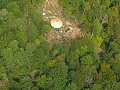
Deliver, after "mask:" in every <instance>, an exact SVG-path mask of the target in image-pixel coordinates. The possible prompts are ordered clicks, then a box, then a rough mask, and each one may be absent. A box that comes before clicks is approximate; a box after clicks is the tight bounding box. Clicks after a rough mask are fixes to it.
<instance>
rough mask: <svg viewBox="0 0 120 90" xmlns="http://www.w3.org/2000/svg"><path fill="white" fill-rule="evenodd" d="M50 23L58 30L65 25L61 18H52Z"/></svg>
mask: <svg viewBox="0 0 120 90" xmlns="http://www.w3.org/2000/svg"><path fill="white" fill-rule="evenodd" d="M50 24H51V26H52V27H53V28H54V29H56V30H59V29H60V28H61V27H62V26H63V22H62V21H61V20H60V19H59V18H54V19H52V20H51V21H50Z"/></svg>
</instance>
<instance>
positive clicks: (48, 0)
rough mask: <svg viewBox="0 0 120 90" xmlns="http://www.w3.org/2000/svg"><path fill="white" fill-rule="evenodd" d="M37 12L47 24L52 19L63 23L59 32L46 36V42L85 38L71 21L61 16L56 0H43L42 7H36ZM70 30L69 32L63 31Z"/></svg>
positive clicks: (53, 31) (52, 32)
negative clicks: (57, 19)
mask: <svg viewBox="0 0 120 90" xmlns="http://www.w3.org/2000/svg"><path fill="white" fill-rule="evenodd" d="M38 11H39V12H40V13H41V14H42V13H45V14H46V15H43V17H44V19H45V20H46V21H48V22H50V20H51V19H52V18H55V17H57V18H60V19H61V20H62V22H63V27H62V28H61V29H60V30H59V31H56V30H53V28H51V31H50V32H49V33H48V34H47V35H46V37H47V40H48V42H50V43H52V42H53V41H56V40H57V41H59V42H60V41H63V40H65V38H70V39H75V38H80V37H84V36H85V32H83V31H82V30H81V28H80V27H77V25H75V24H74V23H73V22H72V21H70V20H68V19H66V18H65V17H64V15H63V13H62V12H63V8H62V7H61V6H60V5H59V3H58V0H45V2H44V5H43V7H42V8H41V7H38ZM68 28H70V30H69V31H67V32H66V31H65V30H66V29H68Z"/></svg>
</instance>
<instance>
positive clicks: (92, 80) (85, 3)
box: [0, 0, 120, 90]
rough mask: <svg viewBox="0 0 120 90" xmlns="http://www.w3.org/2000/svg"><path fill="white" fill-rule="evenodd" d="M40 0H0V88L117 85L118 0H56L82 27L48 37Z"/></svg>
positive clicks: (90, 89) (116, 89) (71, 89)
mask: <svg viewBox="0 0 120 90" xmlns="http://www.w3.org/2000/svg"><path fill="white" fill-rule="evenodd" d="M44 1H45V0H0V90H120V0H58V1H59V5H60V6H61V7H62V8H63V12H62V13H63V14H64V17H65V18H67V19H69V20H71V21H72V20H75V19H76V20H77V23H76V24H77V26H80V28H81V29H82V31H84V32H85V33H86V36H85V37H82V38H78V39H70V38H66V41H64V42H63V43H58V42H53V43H52V45H51V43H49V42H47V38H46V36H45V35H46V34H47V33H48V32H50V30H51V27H50V24H49V22H47V21H45V20H44V18H43V16H42V14H41V13H40V12H38V11H37V9H38V7H42V6H43V4H44Z"/></svg>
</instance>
